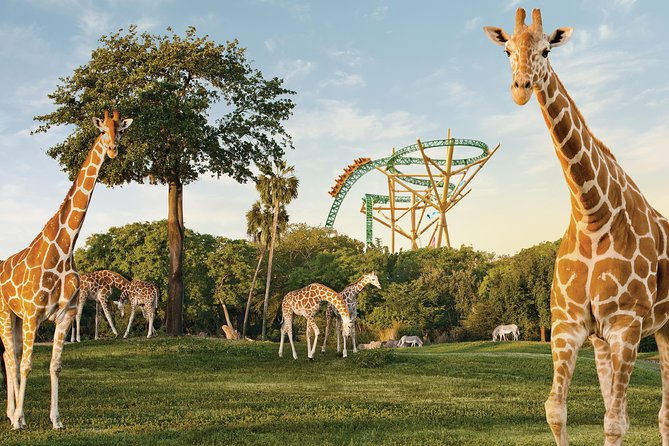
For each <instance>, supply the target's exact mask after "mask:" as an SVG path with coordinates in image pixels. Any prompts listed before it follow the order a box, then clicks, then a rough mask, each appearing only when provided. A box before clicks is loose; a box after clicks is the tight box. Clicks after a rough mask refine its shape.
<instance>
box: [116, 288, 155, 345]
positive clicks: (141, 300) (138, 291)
mask: <svg viewBox="0 0 669 446" xmlns="http://www.w3.org/2000/svg"><path fill="white" fill-rule="evenodd" d="M126 299H127V300H128V301H129V302H130V319H129V320H128V328H126V330H125V334H124V335H123V338H124V339H125V338H127V337H128V333H130V327H132V321H133V319H134V318H135V309H136V308H137V306H138V305H139V307H140V308H141V309H142V315H143V316H144V319H146V321H147V322H148V323H149V329H148V333H147V335H146V337H147V338H150V337H151V336H153V335H156V334H158V333H157V332H156V329H155V328H153V318H154V317H155V315H156V310H157V309H158V288H157V287H156V286H155V285H154V284H152V283H149V282H144V281H143V280H133V281H132V282H129V283H128V284H127V285H126V286H125V287H124V288H123V290H122V291H121V298H120V299H119V301H118V302H117V305H118V308H119V310H121V317H123V315H124V306H123V304H124V302H125V300H126Z"/></svg>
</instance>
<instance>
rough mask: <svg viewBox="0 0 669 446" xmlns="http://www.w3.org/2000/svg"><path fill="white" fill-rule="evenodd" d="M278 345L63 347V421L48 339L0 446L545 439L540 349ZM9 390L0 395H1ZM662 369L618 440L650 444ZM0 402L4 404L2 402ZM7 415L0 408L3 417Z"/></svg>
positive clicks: (195, 341) (580, 409) (1, 426)
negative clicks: (19, 416)
mask: <svg viewBox="0 0 669 446" xmlns="http://www.w3.org/2000/svg"><path fill="white" fill-rule="evenodd" d="M277 350H278V345H277V344H273V343H260V342H257V343H245V342H230V341H223V340H220V339H205V338H191V337H185V338H182V339H165V338H159V339H153V340H145V339H133V340H126V341H121V340H109V341H97V342H95V341H87V342H82V343H81V344H76V345H73V344H68V345H66V347H65V351H64V354H63V372H62V375H61V398H60V408H61V417H62V420H63V423H64V424H65V429H64V430H63V431H60V432H56V431H53V430H52V429H51V423H50V421H49V376H48V360H49V357H50V346H46V345H45V346H38V347H37V348H36V351H35V361H34V367H33V372H32V374H31V375H30V380H29V382H28V390H27V397H26V421H27V423H28V427H27V428H26V429H24V430H21V431H18V432H13V431H11V430H10V426H9V422H8V421H7V420H6V418H5V419H4V421H3V422H2V423H0V444H2V445H7V446H9V445H22V446H25V445H49V446H53V445H69V446H72V445H103V444H123V445H142V444H147V445H213V444H235V445H257V444H276V445H290V444H300V445H310V444H314V445H330V444H331V445H362V444H379V445H405V444H406V445H437V444H439V445H443V444H446V445H551V444H553V443H552V436H551V435H550V432H549V430H548V427H547V425H546V423H545V420H544V414H543V402H544V400H545V399H546V396H547V394H548V390H549V387H550V381H551V359H550V351H549V347H548V346H547V345H542V344H538V343H529V342H517V343H496V344H492V343H490V342H476V343H462V344H440V345H435V346H429V347H423V348H420V349H419V348H415V349H401V350H377V351H371V352H361V353H358V354H357V355H351V356H349V358H347V359H342V358H340V357H337V355H336V353H334V352H333V351H332V350H333V349H330V351H329V352H327V353H326V354H325V355H322V354H320V350H319V352H318V353H317V355H316V361H313V362H310V361H308V360H306V354H305V351H306V346H304V345H303V344H302V345H298V355H300V358H299V359H298V360H297V361H294V360H293V359H292V358H291V357H290V353H289V352H290V349H288V354H287V356H288V357H284V358H283V359H280V358H278V356H277ZM3 395H4V393H3ZM660 399H661V395H660V375H659V367H658V365H657V364H656V363H655V362H652V361H649V360H644V359H641V360H640V361H639V362H638V364H637V367H636V369H635V372H634V375H633V378H632V384H631V389H630V392H629V413H630V421H631V428H630V431H629V433H628V436H627V437H626V442H625V444H626V445H653V444H659V443H660V441H659V434H658V431H657V421H656V420H657V412H658V410H659V405H660ZM4 403H5V401H4V397H3V398H2V404H4ZM2 413H4V410H3V412H2ZM602 416H603V405H602V402H601V397H600V395H599V390H598V385H597V377H596V373H595V366H594V361H593V359H592V351H591V350H587V349H585V350H583V351H582V353H581V357H580V359H579V362H578V366H577V370H576V376H575V379H574V383H573V385H572V390H571V393H570V403H569V432H570V439H571V441H572V444H574V445H593V444H601V443H603V434H602Z"/></svg>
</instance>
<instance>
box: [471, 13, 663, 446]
mask: <svg viewBox="0 0 669 446" xmlns="http://www.w3.org/2000/svg"><path fill="white" fill-rule="evenodd" d="M524 22H525V11H524V10H523V9H518V11H517V13H516V26H515V31H514V34H513V35H512V36H509V35H508V34H507V33H506V32H504V30H502V29H501V28H493V27H485V28H484V29H485V32H486V33H487V34H488V36H489V37H490V39H491V40H492V41H493V42H495V43H497V44H499V45H503V46H504V47H505V52H506V53H507V55H509V58H510V61H511V68H512V72H513V84H512V86H511V95H512V97H513V100H514V101H515V102H516V103H517V104H519V105H523V104H525V103H527V102H528V101H529V100H530V98H531V96H532V92H534V93H535V94H536V96H537V101H538V102H539V106H540V107H541V111H542V114H543V116H544V119H545V121H546V124H547V126H548V130H549V132H550V134H551V137H552V140H553V144H554V145H555V150H556V152H557V156H558V159H559V161H560V164H561V166H562V170H563V172H564V176H565V179H566V180H567V185H568V187H569V192H570V195H571V219H570V223H569V227H568V229H567V231H566V233H565V235H564V237H563V239H562V244H561V246H560V249H559V252H558V256H557V260H556V264H555V275H554V279H553V286H552V290H551V318H552V332H551V334H552V336H551V338H552V339H551V350H552V352H553V385H552V388H551V392H550V396H549V397H548V400H547V401H546V405H545V408H546V419H547V421H548V424H549V425H550V428H551V430H552V432H553V435H554V437H555V441H556V443H557V444H559V445H566V444H568V439H567V429H566V422H567V391H568V389H569V384H570V382H571V379H572V376H573V371H574V366H575V364H576V356H577V354H578V350H579V348H580V347H581V345H582V343H583V342H584V341H585V339H586V338H588V337H590V340H591V342H592V344H593V346H594V348H595V354H596V356H595V358H596V365H597V373H598V375H599V381H600V388H601V392H602V396H603V399H604V405H605V408H606V414H605V418H604V433H605V435H606V440H605V441H606V443H605V444H607V445H619V444H621V442H622V439H623V436H624V435H625V433H626V431H627V428H628V426H629V421H628V416H627V407H626V406H627V398H626V393H627V386H628V383H629V380H630V375H631V374H632V369H633V367H634V362H635V360H636V355H637V349H638V345H639V340H640V339H641V338H642V337H643V336H647V335H650V334H653V333H655V338H656V339H657V343H658V347H659V351H660V361H661V370H662V381H663V391H662V408H661V410H660V413H659V426H660V433H661V435H662V444H663V445H665V446H667V445H669V324H667V320H669V256H668V250H669V245H668V243H667V236H668V235H669V222H668V221H667V219H665V218H664V217H663V216H661V215H660V214H659V213H658V212H657V211H656V210H655V209H653V208H652V207H651V205H650V204H648V202H647V201H646V199H645V198H644V197H643V195H642V194H641V192H640V191H639V188H638V187H637V186H636V184H634V182H633V181H632V179H631V178H630V177H629V176H628V175H627V174H626V173H625V171H624V170H623V169H622V168H621V167H620V166H619V165H618V163H617V162H616V159H615V158H614V156H613V155H612V154H611V152H610V151H609V149H608V148H607V147H606V146H605V145H604V144H603V143H602V142H601V141H599V140H598V139H597V138H595V137H594V135H593V134H592V132H591V131H590V129H588V126H587V125H586V123H585V120H584V119H583V116H582V115H581V113H580V112H579V110H578V109H577V108H576V105H575V104H574V102H573V101H572V99H571V98H570V97H569V94H568V93H567V91H566V90H565V88H564V86H563V85H562V83H561V82H560V80H559V79H558V77H557V75H556V74H555V72H554V71H553V69H552V68H551V65H550V63H549V61H548V53H549V52H550V50H551V49H552V48H554V47H557V46H560V45H562V44H564V43H565V42H566V41H567V40H568V39H569V37H570V36H571V33H572V29H571V28H558V29H557V30H555V31H554V32H553V33H552V34H551V35H550V36H549V35H546V34H544V33H543V29H542V23H541V13H540V12H539V10H538V9H535V10H533V11H532V25H531V26H526V25H525V23H524Z"/></svg>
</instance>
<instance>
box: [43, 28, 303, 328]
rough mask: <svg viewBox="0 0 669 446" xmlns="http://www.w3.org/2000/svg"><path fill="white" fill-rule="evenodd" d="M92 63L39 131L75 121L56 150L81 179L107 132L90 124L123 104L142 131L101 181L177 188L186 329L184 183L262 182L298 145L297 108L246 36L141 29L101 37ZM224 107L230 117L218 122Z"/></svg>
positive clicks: (177, 301) (131, 133)
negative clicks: (292, 123) (251, 57)
mask: <svg viewBox="0 0 669 446" xmlns="http://www.w3.org/2000/svg"><path fill="white" fill-rule="evenodd" d="M100 42H101V46H100V47H99V48H97V49H96V50H94V51H93V52H92V54H91V60H90V61H89V62H88V63H87V64H85V65H83V66H80V67H78V68H76V69H75V70H74V73H73V74H72V75H71V76H67V77H64V78H61V79H60V80H61V83H60V84H59V85H58V86H57V87H56V89H55V91H54V92H53V93H51V94H49V98H50V99H52V100H53V101H54V103H55V104H56V105H57V109H56V111H54V112H52V113H49V114H46V115H42V116H36V117H35V119H36V120H38V121H41V122H42V124H41V125H40V126H39V127H38V129H37V132H46V131H48V130H49V129H50V128H51V127H52V126H55V125H73V126H74V127H75V130H74V132H73V133H72V134H71V135H69V136H68V137H67V138H66V139H65V141H63V142H61V143H59V144H56V145H55V146H53V147H51V148H50V149H49V150H48V152H47V153H48V154H49V155H50V156H51V157H53V158H55V159H57V160H58V162H59V163H60V164H61V165H62V166H63V168H64V170H66V171H67V172H69V174H70V177H71V178H73V177H74V176H75V175H76V172H77V171H78V169H79V167H80V166H81V164H82V162H83V160H84V158H85V156H86V154H87V153H88V150H89V145H90V141H91V140H92V139H93V138H94V137H95V134H96V132H97V130H96V129H95V128H94V127H93V124H92V122H91V120H90V118H91V116H97V115H99V113H100V112H101V110H102V109H105V108H118V109H120V110H122V111H123V114H124V115H127V116H132V117H133V118H134V120H135V121H134V123H135V125H134V126H133V127H131V128H130V129H129V130H128V132H127V133H126V134H125V136H124V141H123V145H124V147H125V150H124V151H121V153H120V154H119V156H118V157H117V159H115V160H114V162H113V163H105V165H104V167H103V169H102V171H101V173H100V176H99V178H100V181H102V182H103V183H105V184H107V185H109V186H115V185H121V184H123V183H125V182H130V181H135V182H140V183H143V182H144V180H145V179H146V178H147V177H148V178H150V179H151V182H152V183H159V184H162V185H166V186H167V188H168V203H169V205H168V218H167V220H168V231H167V232H168V234H167V237H168V240H169V263H170V267H169V298H168V309H167V332H168V334H171V335H181V334H182V333H183V311H184V308H183V306H184V281H183V261H184V231H185V229H184V223H183V222H184V219H183V187H184V186H185V185H187V184H189V183H191V182H193V181H196V180H197V179H198V178H199V176H200V175H202V174H205V173H210V174H211V175H214V176H217V177H220V176H221V175H229V176H231V177H232V178H234V179H235V180H237V181H239V182H246V181H247V180H248V179H249V178H253V173H252V166H251V164H252V163H253V164H255V165H256V166H257V167H259V168H263V169H265V170H266V169H269V166H271V165H272V163H273V162H276V160H279V159H281V157H282V156H283V154H284V150H285V149H286V148H292V141H291V138H290V136H289V135H288V134H287V132H286V131H285V129H284V128H283V125H282V121H284V120H286V119H287V118H288V117H289V116H290V115H291V113H292V109H293V107H294V103H293V102H292V101H291V100H290V99H289V98H287V97H286V96H287V95H292V94H294V92H293V91H290V90H287V89H285V88H283V87H282V83H283V81H282V80H281V79H278V78H272V79H269V80H267V79H265V78H264V77H263V75H262V73H260V71H258V70H256V69H254V68H252V67H251V65H250V64H249V63H248V62H247V60H246V58H245V50H244V48H241V47H240V46H239V44H238V42H237V41H236V40H234V41H231V42H227V43H226V44H217V43H215V42H213V41H211V40H209V38H208V37H207V36H204V37H198V36H197V35H196V30H195V28H193V27H189V28H188V29H187V30H186V33H185V36H184V37H181V36H179V35H177V34H176V33H175V32H173V31H172V30H171V29H170V28H168V34H167V35H163V36H160V35H151V34H148V33H142V34H141V35H140V34H138V32H137V27H136V26H130V27H129V28H128V30H127V31H124V30H119V31H118V32H116V33H112V34H110V35H108V36H102V37H101V38H100ZM219 102H222V103H224V104H225V105H226V108H225V113H224V114H223V115H222V116H220V117H218V118H217V119H212V118H211V117H210V115H209V114H210V111H211V107H212V105H214V104H216V103H219Z"/></svg>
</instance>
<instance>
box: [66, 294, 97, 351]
mask: <svg viewBox="0 0 669 446" xmlns="http://www.w3.org/2000/svg"><path fill="white" fill-rule="evenodd" d="M85 303H86V299H81V302H77V316H76V329H77V342H81V314H82V313H83V312H84V304H85ZM96 316H97V315H96ZM96 328H97V327H96ZM74 329H75V326H74V324H72V333H74Z"/></svg>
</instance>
